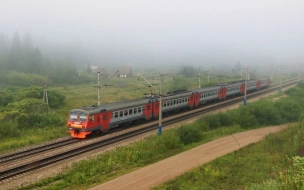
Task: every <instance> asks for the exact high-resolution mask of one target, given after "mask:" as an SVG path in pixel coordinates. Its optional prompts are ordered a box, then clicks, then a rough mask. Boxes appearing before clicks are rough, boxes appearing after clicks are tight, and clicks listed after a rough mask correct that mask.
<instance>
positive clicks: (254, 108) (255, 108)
mask: <svg viewBox="0 0 304 190" xmlns="http://www.w3.org/2000/svg"><path fill="white" fill-rule="evenodd" d="M248 108H249V111H250V113H251V114H253V115H254V117H255V118H256V120H257V122H258V123H259V125H277V124H280V123H281V117H280V112H279V111H278V110H277V109H276V107H275V106H274V103H273V102H270V101H266V100H262V101H260V102H257V103H255V104H250V105H248ZM240 117H241V116H240Z"/></svg>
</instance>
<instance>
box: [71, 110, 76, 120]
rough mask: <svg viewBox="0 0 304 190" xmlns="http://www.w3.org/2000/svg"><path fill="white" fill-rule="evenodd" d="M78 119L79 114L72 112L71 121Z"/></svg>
mask: <svg viewBox="0 0 304 190" xmlns="http://www.w3.org/2000/svg"><path fill="white" fill-rule="evenodd" d="M76 119H77V112H71V113H70V120H71V121H76Z"/></svg>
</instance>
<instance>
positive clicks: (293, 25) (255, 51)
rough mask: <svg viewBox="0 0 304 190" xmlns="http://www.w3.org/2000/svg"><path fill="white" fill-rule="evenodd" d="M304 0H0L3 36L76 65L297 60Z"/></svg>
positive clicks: (303, 45)
mask: <svg viewBox="0 0 304 190" xmlns="http://www.w3.org/2000/svg"><path fill="white" fill-rule="evenodd" d="M303 10H304V1H302V0H291V1H283V0H268V1H264V0H247V1H244V0H229V1H225V0H187V1H186V0H153V1H150V0H128V1H125V0H113V1H105V0H100V1H98V0H73V1H72V0H70V1H62V0H26V1H22V0H0V27H1V28H0V34H3V35H4V36H5V37H6V38H8V39H11V38H12V36H13V34H14V33H15V32H18V33H19V35H20V36H24V35H25V34H26V33H27V32H28V33H30V35H31V37H32V40H33V41H34V44H35V45H36V46H38V47H39V48H40V50H41V53H42V54H43V55H44V57H45V56H46V57H50V58H51V59H54V60H56V59H61V58H63V57H65V56H67V55H68V56H71V57H72V58H73V59H74V61H75V62H76V63H77V64H78V65H82V64H83V65H87V64H88V63H90V64H91V65H100V66H109V65H127V66H134V67H135V66H137V67H142V68H145V67H151V65H152V66H164V65H167V66H174V65H192V66H206V67H207V66H210V65H217V66H218V67H220V66H227V65H232V66H233V65H235V64H236V63H237V62H240V63H241V64H242V65H263V66H265V65H270V64H277V65H282V64H285V65H299V64H301V63H303V61H304V54H303V50H304V13H303Z"/></svg>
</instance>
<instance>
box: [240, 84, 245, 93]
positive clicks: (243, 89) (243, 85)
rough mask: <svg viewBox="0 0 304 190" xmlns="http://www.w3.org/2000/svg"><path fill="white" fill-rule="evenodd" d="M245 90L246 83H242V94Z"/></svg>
mask: <svg viewBox="0 0 304 190" xmlns="http://www.w3.org/2000/svg"><path fill="white" fill-rule="evenodd" d="M244 92H245V83H243V84H241V86H240V94H244Z"/></svg>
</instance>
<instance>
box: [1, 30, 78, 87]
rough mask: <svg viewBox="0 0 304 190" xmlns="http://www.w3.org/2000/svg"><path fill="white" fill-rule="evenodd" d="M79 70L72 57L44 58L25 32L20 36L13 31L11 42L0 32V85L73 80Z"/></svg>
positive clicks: (41, 83) (73, 81)
mask: <svg viewBox="0 0 304 190" xmlns="http://www.w3.org/2000/svg"><path fill="white" fill-rule="evenodd" d="M78 80H79V73H78V72H77V69H76V66H75V64H74V63H73V61H72V59H69V58H66V59H65V60H61V61H56V63H54V62H53V61H51V60H49V59H48V58H44V57H43V55H42V53H41V52H40V50H39V47H35V46H34V45H33V43H32V39H31V36H30V34H29V33H26V34H25V36H24V38H23V40H21V39H20V36H19V34H18V33H17V32H16V33H15V34H14V36H13V38H12V40H11V43H9V42H8V40H7V39H6V38H5V37H4V35H3V34H0V87H1V86H7V85H17V86H29V85H43V84H44V83H55V84H56V83H75V82H78Z"/></svg>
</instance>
